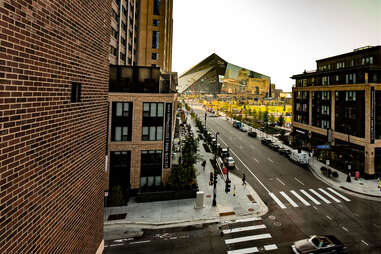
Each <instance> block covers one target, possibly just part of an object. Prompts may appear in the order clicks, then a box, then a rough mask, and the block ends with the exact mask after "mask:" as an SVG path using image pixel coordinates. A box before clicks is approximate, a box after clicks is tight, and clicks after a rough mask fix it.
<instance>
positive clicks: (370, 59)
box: [369, 56, 373, 64]
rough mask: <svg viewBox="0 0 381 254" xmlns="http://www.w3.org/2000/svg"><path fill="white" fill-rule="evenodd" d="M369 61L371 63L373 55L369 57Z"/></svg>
mask: <svg viewBox="0 0 381 254" xmlns="http://www.w3.org/2000/svg"><path fill="white" fill-rule="evenodd" d="M369 63H370V64H373V56H371V57H369Z"/></svg>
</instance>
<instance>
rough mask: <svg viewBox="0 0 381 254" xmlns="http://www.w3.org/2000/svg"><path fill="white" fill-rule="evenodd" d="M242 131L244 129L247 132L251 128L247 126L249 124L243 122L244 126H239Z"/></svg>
mask: <svg viewBox="0 0 381 254" xmlns="http://www.w3.org/2000/svg"><path fill="white" fill-rule="evenodd" d="M239 129H240V130H241V131H243V132H247V131H248V130H249V128H247V126H246V125H243V124H242V126H241V128H239Z"/></svg>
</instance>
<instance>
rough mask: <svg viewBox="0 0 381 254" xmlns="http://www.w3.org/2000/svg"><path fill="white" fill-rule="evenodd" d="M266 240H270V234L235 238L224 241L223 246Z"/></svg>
mask: <svg viewBox="0 0 381 254" xmlns="http://www.w3.org/2000/svg"><path fill="white" fill-rule="evenodd" d="M266 238H271V235H270V234H260V235H250V236H243V237H237V238H232V239H227V240H225V244H232V243H240V242H246V241H253V240H260V239H266Z"/></svg>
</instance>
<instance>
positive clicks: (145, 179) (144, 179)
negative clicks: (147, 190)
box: [140, 177, 147, 186]
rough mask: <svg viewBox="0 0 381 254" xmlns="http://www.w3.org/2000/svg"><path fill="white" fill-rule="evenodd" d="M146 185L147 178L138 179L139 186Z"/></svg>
mask: <svg viewBox="0 0 381 254" xmlns="http://www.w3.org/2000/svg"><path fill="white" fill-rule="evenodd" d="M145 185H147V177H140V186H145Z"/></svg>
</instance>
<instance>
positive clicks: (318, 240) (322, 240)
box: [311, 236, 332, 248]
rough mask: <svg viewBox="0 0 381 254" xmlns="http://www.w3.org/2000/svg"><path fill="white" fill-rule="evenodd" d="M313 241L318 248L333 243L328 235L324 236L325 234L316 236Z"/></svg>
mask: <svg viewBox="0 0 381 254" xmlns="http://www.w3.org/2000/svg"><path fill="white" fill-rule="evenodd" d="M311 242H312V243H313V244H314V245H315V246H316V247H317V248H325V247H327V246H328V245H330V244H331V243H332V242H331V241H330V240H329V239H328V238H327V237H324V236H316V237H314V238H312V239H311Z"/></svg>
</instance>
